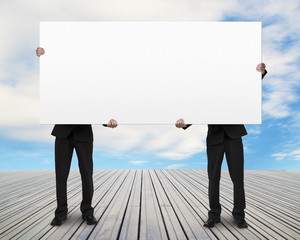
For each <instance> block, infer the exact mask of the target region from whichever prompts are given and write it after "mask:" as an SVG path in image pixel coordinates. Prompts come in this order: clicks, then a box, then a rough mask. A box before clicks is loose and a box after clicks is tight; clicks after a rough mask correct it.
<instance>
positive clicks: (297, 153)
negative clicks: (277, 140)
mask: <svg viewBox="0 0 300 240" xmlns="http://www.w3.org/2000/svg"><path fill="white" fill-rule="evenodd" d="M271 156H272V157H274V158H275V159H276V160H296V161H300V148H296V149H295V150H291V149H285V150H284V151H282V152H278V153H275V154H272V155H271Z"/></svg>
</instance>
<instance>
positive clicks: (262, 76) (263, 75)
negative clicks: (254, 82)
mask: <svg viewBox="0 0 300 240" xmlns="http://www.w3.org/2000/svg"><path fill="white" fill-rule="evenodd" d="M267 73H268V72H267V70H265V73H264V74H262V75H261V79H263V78H264V77H265V76H266V74H267Z"/></svg>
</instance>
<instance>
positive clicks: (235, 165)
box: [175, 63, 267, 228]
mask: <svg viewBox="0 0 300 240" xmlns="http://www.w3.org/2000/svg"><path fill="white" fill-rule="evenodd" d="M256 70H257V71H259V72H261V73H262V78H263V77H264V76H265V75H266V74H267V71H266V66H265V64H264V63H260V64H258V65H257V67H256ZM175 126H176V127H177V128H183V129H187V128H188V127H190V126H191V124H185V122H184V120H183V119H179V120H177V121H176V123H175ZM246 134H247V131H246V128H245V127H244V125H236V124H232V125H230V124H227V125H215V124H208V132H207V138H206V146H207V149H206V152H207V162H208V163H207V172H208V180H209V184H208V185H209V186H208V197H209V207H210V210H209V212H208V220H207V221H206V222H205V223H204V226H205V227H209V228H212V227H214V226H215V223H219V222H220V215H221V205H220V201H219V198H220V194H219V188H220V177H221V166H222V161H223V156H224V153H225V155H226V160H227V165H228V169H229V174H230V177H231V180H232V182H233V186H234V207H233V211H232V215H233V217H234V220H235V222H236V223H237V226H238V227H239V228H246V227H248V224H247V222H246V221H245V213H244V209H245V207H246V203H245V202H246V201H245V191H244V152H243V142H242V136H244V135H246Z"/></svg>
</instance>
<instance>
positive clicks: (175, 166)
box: [167, 163, 186, 169]
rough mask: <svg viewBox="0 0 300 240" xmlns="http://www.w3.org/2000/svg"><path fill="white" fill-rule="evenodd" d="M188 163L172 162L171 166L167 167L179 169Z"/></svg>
mask: <svg viewBox="0 0 300 240" xmlns="http://www.w3.org/2000/svg"><path fill="white" fill-rule="evenodd" d="M185 165H186V164H180V163H178V164H171V165H169V166H167V169H178V168H181V167H184V166H185Z"/></svg>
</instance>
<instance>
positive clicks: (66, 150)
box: [36, 47, 118, 226]
mask: <svg viewBox="0 0 300 240" xmlns="http://www.w3.org/2000/svg"><path fill="white" fill-rule="evenodd" d="M44 54H45V50H44V49H43V48H41V47H38V48H37V49H36V55H37V56H38V57H40V56H41V55H44ZM104 126H105V127H110V128H115V127H117V126H118V123H117V121H116V120H114V119H111V120H110V121H109V122H108V124H107V125H106V124H105V125H104ZM51 134H52V135H53V136H55V137H56V139H55V175H56V199H57V208H56V210H55V217H54V219H53V220H52V222H51V225H53V226H60V225H61V224H62V223H63V221H64V220H66V219H67V213H68V204H67V180H68V175H69V172H70V166H71V160H72V155H73V151H74V149H75V151H76V153H77V157H78V162H79V170H80V174H81V181H82V202H81V205H80V210H81V212H82V219H83V220H86V222H87V224H89V225H92V224H96V223H97V220H96V218H95V217H94V208H93V207H92V205H91V204H92V198H93V193H94V187H93V131H92V126H91V125H90V124H81V125H74V124H73V125H67V124H64V125H62V124H56V125H55V126H54V128H53V131H52V133H51Z"/></svg>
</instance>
